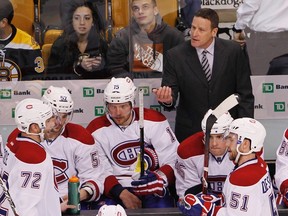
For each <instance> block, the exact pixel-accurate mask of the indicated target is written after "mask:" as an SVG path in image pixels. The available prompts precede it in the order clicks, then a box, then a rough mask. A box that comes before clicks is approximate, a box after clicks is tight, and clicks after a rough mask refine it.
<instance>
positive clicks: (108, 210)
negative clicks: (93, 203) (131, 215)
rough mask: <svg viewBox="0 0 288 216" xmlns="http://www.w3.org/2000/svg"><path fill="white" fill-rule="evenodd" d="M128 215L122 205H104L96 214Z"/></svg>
mask: <svg viewBox="0 0 288 216" xmlns="http://www.w3.org/2000/svg"><path fill="white" fill-rule="evenodd" d="M114 215H115V216H127V214H126V212H125V210H124V208H123V207H122V206H121V205H119V204H118V205H106V204H105V205H103V206H101V208H100V209H99V211H98V214H97V215H96V216H114Z"/></svg>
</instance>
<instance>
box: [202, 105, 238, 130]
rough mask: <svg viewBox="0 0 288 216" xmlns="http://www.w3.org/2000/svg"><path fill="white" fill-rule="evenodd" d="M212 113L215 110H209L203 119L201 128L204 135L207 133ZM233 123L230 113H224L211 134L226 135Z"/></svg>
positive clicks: (214, 125)
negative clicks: (207, 125) (207, 123)
mask: <svg viewBox="0 0 288 216" xmlns="http://www.w3.org/2000/svg"><path fill="white" fill-rule="evenodd" d="M212 112H213V110H212V109H209V110H208V111H207V113H206V114H205V116H204V118H203V119H202V122H201V126H202V130H203V132H204V133H206V122H207V119H208V117H209V116H210V115H211V113H212ZM232 121H233V118H232V117H231V115H230V113H229V112H226V113H224V114H223V115H221V116H220V117H219V118H218V119H217V121H216V122H215V123H214V124H213V127H212V128H211V134H225V132H228V129H229V125H230V124H231V122H232Z"/></svg>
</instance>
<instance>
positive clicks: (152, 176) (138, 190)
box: [131, 171, 166, 197]
mask: <svg viewBox="0 0 288 216" xmlns="http://www.w3.org/2000/svg"><path fill="white" fill-rule="evenodd" d="M165 183H166V182H165V181H164V179H163V178H162V177H161V176H160V175H159V174H157V173H156V172H152V171H147V172H146V173H145V174H144V175H143V176H141V177H140V178H139V180H134V181H132V182H131V184H132V187H133V192H134V194H136V195H138V196H145V195H151V194H154V195H156V196H159V197H163V196H165V193H166V189H165Z"/></svg>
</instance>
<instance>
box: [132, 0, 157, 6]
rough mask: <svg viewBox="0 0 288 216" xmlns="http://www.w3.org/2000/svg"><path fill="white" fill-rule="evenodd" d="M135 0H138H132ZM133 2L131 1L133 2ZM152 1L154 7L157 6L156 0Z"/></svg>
mask: <svg viewBox="0 0 288 216" xmlns="http://www.w3.org/2000/svg"><path fill="white" fill-rule="evenodd" d="M134 1H136V0H132V2H134ZM132 2H131V3H132ZM151 2H152V4H153V6H154V7H155V6H157V2H156V0H151Z"/></svg>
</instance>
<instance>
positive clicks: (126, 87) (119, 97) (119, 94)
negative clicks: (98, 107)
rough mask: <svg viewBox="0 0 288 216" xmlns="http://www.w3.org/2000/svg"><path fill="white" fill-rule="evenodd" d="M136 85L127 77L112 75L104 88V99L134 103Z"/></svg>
mask: <svg viewBox="0 0 288 216" xmlns="http://www.w3.org/2000/svg"><path fill="white" fill-rule="evenodd" d="M135 94H136V86H135V85H134V83H133V81H132V80H131V79H130V78H129V77H126V78H115V77H112V79H111V80H110V82H109V83H108V84H107V86H106V88H105V90H104V101H105V102H106V103H125V102H131V104H132V107H134V105H135Z"/></svg>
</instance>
